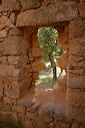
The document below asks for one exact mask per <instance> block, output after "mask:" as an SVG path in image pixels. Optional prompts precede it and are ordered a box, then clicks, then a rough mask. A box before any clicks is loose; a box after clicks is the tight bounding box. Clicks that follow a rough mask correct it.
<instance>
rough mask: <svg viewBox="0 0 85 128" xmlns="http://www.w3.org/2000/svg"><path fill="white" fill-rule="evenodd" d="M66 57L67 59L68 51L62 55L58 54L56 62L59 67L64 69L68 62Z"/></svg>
mask: <svg viewBox="0 0 85 128" xmlns="http://www.w3.org/2000/svg"><path fill="white" fill-rule="evenodd" d="M68 59H69V53H68V52H67V53H64V54H63V55H62V56H60V57H59V58H57V59H56V60H57V62H58V64H59V66H60V68H62V69H66V67H67V64H68Z"/></svg>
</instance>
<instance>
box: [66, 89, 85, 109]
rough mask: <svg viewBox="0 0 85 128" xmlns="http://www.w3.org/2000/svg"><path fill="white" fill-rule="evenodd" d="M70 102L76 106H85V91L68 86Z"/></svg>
mask: <svg viewBox="0 0 85 128" xmlns="http://www.w3.org/2000/svg"><path fill="white" fill-rule="evenodd" d="M67 91H68V92H67V93H68V97H67V98H68V101H69V102H68V103H69V104H70V105H74V106H76V107H77V106H85V91H80V90H79V89H70V88H68V90H67Z"/></svg>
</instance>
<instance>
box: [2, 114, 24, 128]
mask: <svg viewBox="0 0 85 128" xmlns="http://www.w3.org/2000/svg"><path fill="white" fill-rule="evenodd" d="M0 128H24V126H23V125H22V123H21V121H19V120H18V121H13V120H12V119H10V118H9V117H8V116H7V117H4V118H0Z"/></svg>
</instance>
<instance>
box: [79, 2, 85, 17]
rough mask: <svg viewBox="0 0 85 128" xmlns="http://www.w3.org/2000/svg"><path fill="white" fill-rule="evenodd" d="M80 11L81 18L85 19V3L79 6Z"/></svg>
mask: <svg viewBox="0 0 85 128" xmlns="http://www.w3.org/2000/svg"><path fill="white" fill-rule="evenodd" d="M78 9H79V13H80V16H81V17H82V18H85V1H84V2H80V3H79V4H78Z"/></svg>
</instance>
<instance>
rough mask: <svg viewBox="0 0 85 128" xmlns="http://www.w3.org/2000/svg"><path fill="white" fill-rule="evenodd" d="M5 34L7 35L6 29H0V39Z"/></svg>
mask: <svg viewBox="0 0 85 128" xmlns="http://www.w3.org/2000/svg"><path fill="white" fill-rule="evenodd" d="M6 35H7V31H6V30H1V31H0V39H1V38H5V37H6Z"/></svg>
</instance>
